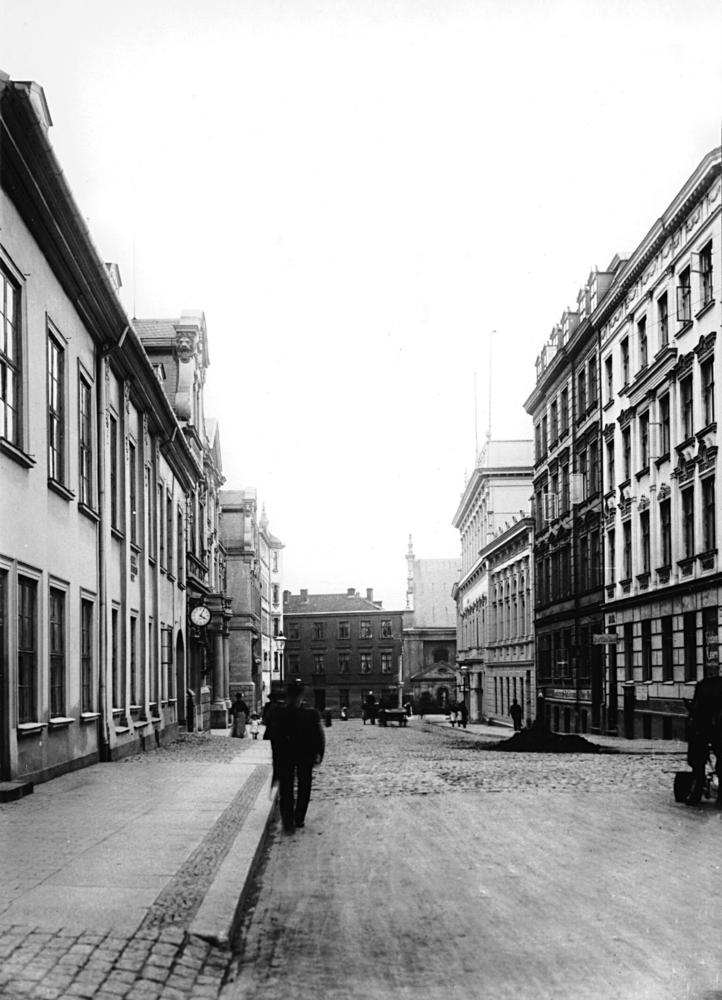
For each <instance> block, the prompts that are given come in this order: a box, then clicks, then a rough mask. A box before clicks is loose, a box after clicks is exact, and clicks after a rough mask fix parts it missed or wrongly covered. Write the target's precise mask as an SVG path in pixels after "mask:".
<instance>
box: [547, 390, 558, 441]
mask: <svg viewBox="0 0 722 1000" xmlns="http://www.w3.org/2000/svg"><path fill="white" fill-rule="evenodd" d="M549 435H550V438H551V443H552V446H553V445H554V444H555V443H556V441H557V438H558V437H559V405H558V403H557V401H556V399H555V400H554V402H553V403H552V405H551V406H550V408H549Z"/></svg>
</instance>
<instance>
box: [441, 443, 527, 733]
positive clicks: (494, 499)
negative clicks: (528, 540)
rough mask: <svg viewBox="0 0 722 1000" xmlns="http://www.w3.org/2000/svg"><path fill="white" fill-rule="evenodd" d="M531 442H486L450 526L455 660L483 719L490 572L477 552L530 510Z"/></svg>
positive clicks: (475, 714)
mask: <svg viewBox="0 0 722 1000" xmlns="http://www.w3.org/2000/svg"><path fill="white" fill-rule="evenodd" d="M532 464H533V451H532V442H531V441H487V443H486V445H485V447H484V449H483V450H482V452H481V454H480V455H479V457H478V461H477V467H476V469H475V470H474V474H473V475H472V477H471V479H470V480H469V482H468V483H467V485H466V489H465V490H464V493H463V495H462V498H461V502H460V504H459V507H458V508H457V511H456V514H455V516H454V520H453V525H454V527H455V528H458V529H459V533H460V535H461V575H460V578H459V582H458V583H457V584H456V585H455V587H454V588H453V597H454V600H455V602H456V609H457V626H456V637H457V638H456V659H457V666H458V667H459V685H460V686H461V688H462V690H463V692H464V698H465V700H466V702H467V707H468V709H469V718H470V719H471V720H472V721H478V720H480V719H482V718H484V717H485V716H486V714H487V711H488V707H489V701H488V699H489V696H490V695H489V690H488V684H487V681H486V669H485V666H486V656H485V650H486V643H487V616H488V602H489V574H488V565H487V561H486V559H484V558H482V556H481V552H482V550H483V549H484V548H485V547H486V545H487V544H488V543H489V542H491V541H492V540H493V538H494V536H495V534H496V533H497V532H498V531H499V530H505V529H506V528H507V527H508V526H510V525H511V524H512V523H513V521H514V519H515V518H516V519H517V520H518V519H519V518H524V517H525V516H526V512H527V511H528V508H529V496H530V493H531V478H532Z"/></svg>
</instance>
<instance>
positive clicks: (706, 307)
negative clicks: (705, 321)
mask: <svg viewBox="0 0 722 1000" xmlns="http://www.w3.org/2000/svg"><path fill="white" fill-rule="evenodd" d="M714 301H715V300H714V299H709V301H708V302H705V304H704V305H703V306H702V308H701V309H700V310H698V312H696V313H695V314H694V318H695V319H701V318H702V316H704V314H705V313H707V312H709V311H710V309H711V308H712V306H713V305H714Z"/></svg>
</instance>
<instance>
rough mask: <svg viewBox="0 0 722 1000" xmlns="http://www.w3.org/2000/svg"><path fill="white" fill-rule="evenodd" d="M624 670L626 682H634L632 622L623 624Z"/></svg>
mask: <svg viewBox="0 0 722 1000" xmlns="http://www.w3.org/2000/svg"><path fill="white" fill-rule="evenodd" d="M624 668H625V672H626V675H627V680H628V681H633V680H634V622H625V623H624Z"/></svg>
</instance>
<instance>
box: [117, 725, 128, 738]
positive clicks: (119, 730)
mask: <svg viewBox="0 0 722 1000" xmlns="http://www.w3.org/2000/svg"><path fill="white" fill-rule="evenodd" d="M129 732H130V729H129V727H128V726H116V727H115V735H116V736H122V735H123V733H129Z"/></svg>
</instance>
